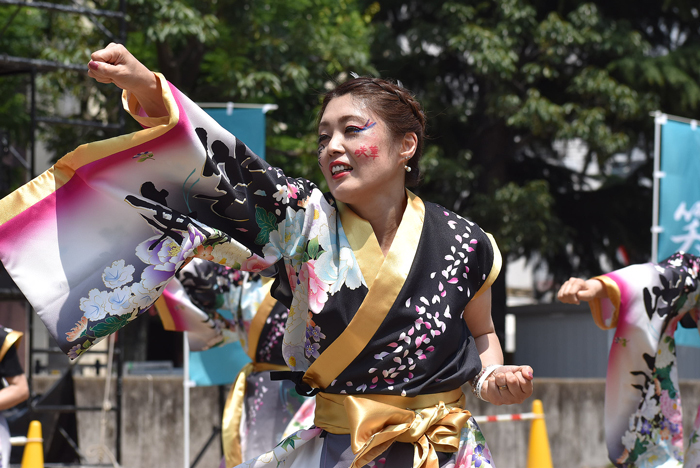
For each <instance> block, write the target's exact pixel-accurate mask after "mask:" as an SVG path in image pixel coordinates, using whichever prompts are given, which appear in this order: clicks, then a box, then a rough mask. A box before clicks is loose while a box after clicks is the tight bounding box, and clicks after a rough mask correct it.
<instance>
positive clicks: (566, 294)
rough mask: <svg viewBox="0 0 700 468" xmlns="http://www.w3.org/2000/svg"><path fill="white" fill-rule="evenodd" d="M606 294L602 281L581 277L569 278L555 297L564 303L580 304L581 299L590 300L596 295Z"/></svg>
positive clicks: (603, 295)
mask: <svg viewBox="0 0 700 468" xmlns="http://www.w3.org/2000/svg"><path fill="white" fill-rule="evenodd" d="M606 296H607V290H606V289H605V286H603V282H602V281H598V280H597V279H589V280H584V279H581V278H569V280H568V281H566V282H565V283H564V284H562V285H561V288H559V292H558V293H557V299H559V300H560V301H561V302H564V303H566V304H580V303H581V301H585V302H590V301H592V300H593V299H595V298H596V297H598V298H600V297H606Z"/></svg>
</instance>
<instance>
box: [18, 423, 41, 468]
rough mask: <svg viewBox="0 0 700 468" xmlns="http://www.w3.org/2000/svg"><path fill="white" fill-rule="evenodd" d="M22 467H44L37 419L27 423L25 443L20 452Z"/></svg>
mask: <svg viewBox="0 0 700 468" xmlns="http://www.w3.org/2000/svg"><path fill="white" fill-rule="evenodd" d="M22 468H44V439H43V438H42V435H41V423H40V422H39V421H32V422H30V423H29V431H28V432H27V444H26V445H25V446H24V454H22Z"/></svg>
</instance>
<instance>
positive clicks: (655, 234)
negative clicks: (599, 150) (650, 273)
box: [651, 111, 667, 262]
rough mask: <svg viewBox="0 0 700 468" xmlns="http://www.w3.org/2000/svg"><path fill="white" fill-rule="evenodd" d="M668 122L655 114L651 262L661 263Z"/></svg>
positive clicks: (660, 113) (657, 113) (658, 112)
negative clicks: (661, 189)
mask: <svg viewBox="0 0 700 468" xmlns="http://www.w3.org/2000/svg"><path fill="white" fill-rule="evenodd" d="M666 121H667V118H666V115H665V114H663V113H662V112H661V111H656V112H655V113H654V174H653V184H654V186H653V187H654V198H653V201H652V203H653V206H652V220H651V261H652V262H658V261H659V258H658V257H659V233H661V232H663V228H662V227H661V226H659V186H660V183H661V180H660V179H662V178H663V177H664V175H665V174H664V173H662V172H661V170H660V167H661V126H662V125H664V124H665V123H666Z"/></svg>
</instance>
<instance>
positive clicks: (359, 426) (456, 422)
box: [314, 388, 471, 468]
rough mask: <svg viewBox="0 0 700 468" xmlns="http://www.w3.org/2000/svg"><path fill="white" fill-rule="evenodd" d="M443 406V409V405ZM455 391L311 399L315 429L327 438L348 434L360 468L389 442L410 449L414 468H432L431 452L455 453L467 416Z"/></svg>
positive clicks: (435, 465) (434, 459) (434, 463)
mask: <svg viewBox="0 0 700 468" xmlns="http://www.w3.org/2000/svg"><path fill="white" fill-rule="evenodd" d="M445 402H448V403H445ZM464 403H465V397H464V393H462V390H461V389H459V388H457V389H455V390H451V391H449V392H443V393H433V394H429V395H419V396H417V397H412V398H408V397H402V396H399V395H371V394H370V395H337V394H330V393H323V392H321V393H319V394H317V395H316V415H315V420H314V423H315V424H316V426H317V427H320V428H321V429H323V430H325V431H328V432H330V433H331V434H350V437H351V440H352V451H353V453H354V454H355V460H354V461H353V462H352V465H350V468H359V467H362V466H365V465H366V464H367V463H369V462H370V461H372V460H374V458H376V457H377V456H379V455H380V454H381V453H382V452H384V451H385V450H386V449H387V448H389V446H390V445H391V444H392V443H394V442H405V443H412V444H413V446H414V447H415V450H414V454H413V467H414V468H438V467H439V465H440V464H439V461H438V458H437V454H436V453H435V452H436V451H439V452H456V451H457V450H458V449H459V437H460V432H461V431H462V428H463V427H464V426H465V425H466V424H467V421H468V420H469V418H470V417H471V413H470V412H469V411H467V410H465V409H463V408H464Z"/></svg>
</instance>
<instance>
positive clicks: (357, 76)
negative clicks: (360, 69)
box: [350, 71, 360, 79]
mask: <svg viewBox="0 0 700 468" xmlns="http://www.w3.org/2000/svg"><path fill="white" fill-rule="evenodd" d="M350 76H352V77H353V78H354V79H358V78H359V77H360V75H358V74H357V73H355V72H354V71H351V72H350Z"/></svg>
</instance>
